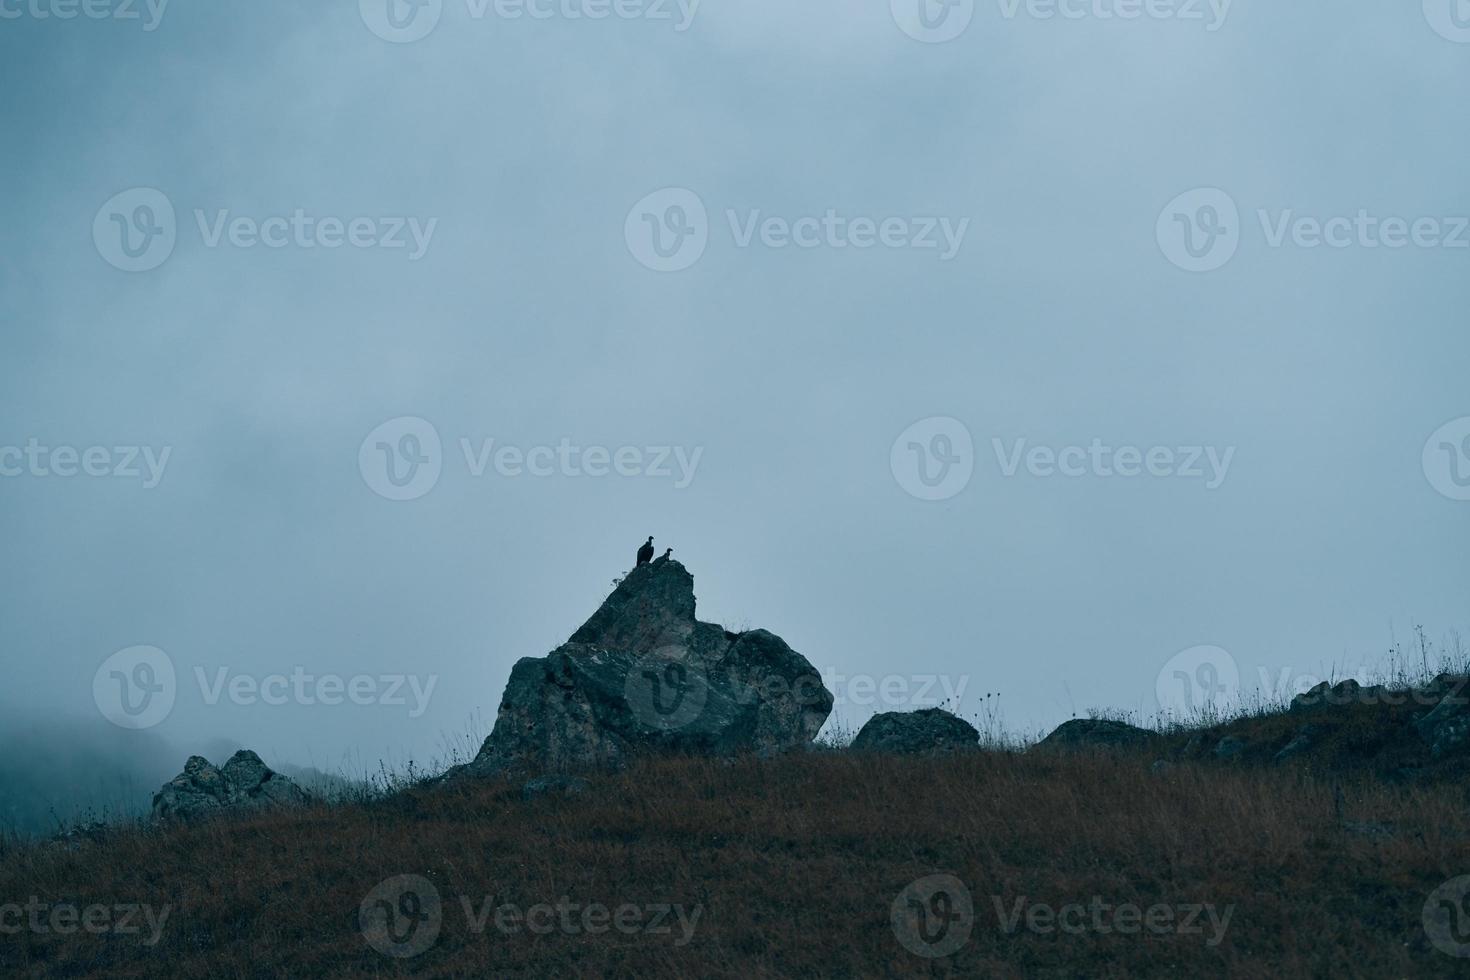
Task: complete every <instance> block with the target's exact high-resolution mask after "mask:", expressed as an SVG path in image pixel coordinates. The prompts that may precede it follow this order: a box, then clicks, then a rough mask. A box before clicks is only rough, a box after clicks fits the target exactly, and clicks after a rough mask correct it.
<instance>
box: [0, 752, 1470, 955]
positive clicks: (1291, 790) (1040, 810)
mask: <svg viewBox="0 0 1470 980" xmlns="http://www.w3.org/2000/svg"><path fill="white" fill-rule="evenodd" d="M1155 757H1156V753H1154V752H1153V751H1152V750H1149V751H1146V752H1144V751H1134V752H1128V751H1124V752H1108V753H1098V752H1094V751H1081V752H1070V753H1056V754H1051V753H1036V752H1032V753H1027V754H1024V755H1023V754H1015V753H1006V752H979V753H975V754H973V755H967V756H961V757H953V758H917V759H904V758H892V757H868V756H861V755H855V754H851V753H843V752H830V751H829V752H813V753H808V754H802V755H794V756H788V757H784V758H779V759H773V760H765V761H761V760H754V759H751V760H740V761H736V762H733V763H726V762H719V761H711V760H695V759H665V760H659V761H648V762H645V763H642V764H640V765H638V766H635V767H634V768H632V769H630V770H628V771H625V772H622V773H618V774H613V775H604V776H600V777H592V778H591V780H590V781H591V789H590V791H588V792H586V793H584V794H582V795H579V796H572V797H561V796H547V797H541V798H537V799H533V800H530V801H526V800H523V799H522V795H521V792H520V789H519V785H511V784H504V783H478V784H471V785H467V786H464V787H459V788H455V789H451V790H428V789H418V790H414V791H411V792H408V793H405V794H401V795H399V796H398V797H395V798H392V799H389V800H384V801H380V802H377V803H367V804H351V805H339V806H335V807H319V808H315V809H310V810H305V811H296V812H276V813H262V814H257V815H254V816H250V817H246V818H244V819H240V820H235V821H219V822H214V823H207V824H202V825H196V826H182V827H173V828H168V829H164V830H157V831H142V830H118V831H114V832H111V833H110V834H109V835H108V836H107V837H105V838H103V839H101V840H97V841H89V842H84V843H81V844H76V845H61V844H55V843H52V844H45V845H28V846H24V847H20V846H16V845H12V846H10V847H9V848H8V849H7V851H6V853H5V854H4V855H3V858H0V904H3V903H7V902H12V903H18V904H22V905H23V904H25V903H26V902H27V901H28V900H29V899H30V897H31V896H36V897H37V898H38V899H39V900H40V901H41V902H44V903H47V905H49V906H56V905H57V904H59V903H60V904H65V905H68V906H71V907H74V908H76V909H77V914H78V915H79V916H85V915H87V914H91V915H92V916H93V919H92V920H91V921H92V922H93V924H94V926H97V927H99V928H100V927H101V925H102V924H103V919H104V916H105V917H106V919H107V922H108V923H110V926H109V931H106V932H104V933H103V934H100V935H94V934H91V933H89V932H87V931H86V930H84V929H80V928H78V929H77V931H76V932H75V933H74V934H70V935H62V934H59V933H58V931H57V929H56V928H54V925H55V923H56V921H57V920H55V919H54V918H48V916H52V914H53V912H54V909H50V910H47V909H42V910H39V911H36V912H34V915H35V916H37V917H38V920H39V921H40V923H41V928H35V927H34V926H33V924H31V923H30V922H27V924H26V925H25V927H23V928H21V929H20V930H19V931H18V932H14V934H9V935H3V936H0V973H4V974H5V975H40V976H75V977H91V976H95V977H154V976H206V975H208V976H221V977H234V976H238V977H287V976H292V977H305V976H322V977H349V976H410V975H423V976H465V977H468V976H489V975H492V974H493V975H497V976H500V975H538V976H544V975H549V974H556V973H565V974H571V975H589V976H591V975H598V976H600V975H611V976H626V977H650V976H655V977H656V976H728V977H752V976H771V975H792V974H806V975H821V976H872V975H894V976H897V975H969V976H975V975H979V976H996V977H1076V976H1089V977H1092V976H1190V975H1194V976H1211V977H1213V976H1238V977H1260V976H1267V975H1273V976H1324V977H1325V976H1333V977H1344V976H1375V977H1403V976H1456V975H1459V976H1463V975H1464V974H1465V971H1466V970H1467V969H1470V960H1465V959H1459V958H1456V957H1455V956H1453V955H1450V953H1447V952H1444V951H1441V950H1440V949H1437V948H1435V946H1434V945H1433V944H1432V942H1431V939H1430V937H1429V935H1428V933H1427V932H1426V929H1425V927H1424V925H1423V915H1424V909H1425V905H1426V901H1427V900H1428V899H1429V898H1430V895H1431V893H1432V892H1434V891H1435V889H1436V888H1439V887H1440V886H1442V885H1444V884H1445V883H1446V882H1447V881H1450V880H1451V879H1454V878H1456V877H1457V876H1459V875H1462V874H1465V873H1467V872H1470V808H1467V806H1466V802H1467V800H1466V791H1465V789H1464V787H1463V785H1461V784H1459V783H1457V782H1454V781H1443V780H1441V781H1436V782H1433V783H1432V784H1426V785H1417V784H1410V785H1402V784H1398V785H1396V784H1390V783H1386V782H1384V781H1382V780H1372V781H1364V782H1352V781H1343V780H1341V779H1340V778H1338V777H1334V776H1332V775H1330V774H1329V775H1310V774H1306V773H1304V772H1303V771H1302V770H1300V769H1296V768H1286V767H1268V766H1255V765H1250V764H1237V765H1220V764H1211V763H1205V762H1191V761H1182V762H1179V763H1177V764H1176V765H1175V767H1174V768H1173V769H1171V770H1170V771H1169V772H1167V773H1163V774H1157V773H1152V772H1150V763H1151V762H1152V761H1153V759H1154V758H1155ZM935 875H944V876H951V877H949V878H932V877H931V876H935ZM399 876H414V878H413V879H410V880H409V884H408V885H406V886H402V887H400V885H402V880H401V879H399ZM395 879H399V880H395ZM385 883H386V884H385ZM375 889H376V890H377V891H376V894H374V893H375ZM936 889H937V892H936ZM436 896H437V899H438V904H437V907H436V906H435V902H434V899H435V897H436ZM379 898H381V899H382V900H383V901H384V902H386V903H387V904H386V905H380V904H377V899H379ZM365 900H366V903H365ZM1437 902H1438V899H1436V903H1437ZM487 903H488V904H487ZM967 903H968V906H969V908H967V907H966V906H967ZM365 904H366V905H367V907H368V908H367V913H368V914H367V915H364V913H363V906H364V905H365ZM466 904H467V905H468V912H467V910H466ZM895 904H897V905H898V908H899V913H900V914H899V916H898V918H897V922H896V921H895V916H894V906H895ZM119 905H122V906H148V911H149V912H151V914H152V916H153V920H154V921H155V922H159V921H160V920H161V928H159V929H158V930H157V933H156V935H157V941H156V943H155V944H153V945H148V942H149V940H150V939H151V938H152V933H151V932H150V927H149V925H148V922H149V920H148V918H147V916H145V915H143V914H141V913H139V914H136V915H134V916H133V917H132V919H133V920H135V921H136V922H137V923H138V925H139V926H140V927H141V932H140V933H138V934H122V935H119V934H117V932H116V931H115V929H112V928H111V927H112V926H115V925H116V924H118V923H119V922H120V921H121V918H122V913H120V912H118V911H117V910H116V909H117V906H119ZM89 907H106V909H107V910H109V911H108V912H106V913H105V914H104V913H103V912H99V911H96V909H95V908H92V909H91V910H90V912H89ZM386 909H391V910H392V911H393V915H392V921H389V920H388V919H386V918H384V917H383V916H384V915H385V914H386V913H385V911H384V910H386ZM919 909H922V910H923V911H924V918H922V919H920V918H919V917H918V911H917V910H919ZM21 912H24V910H21ZM164 913H166V917H165V915H164ZM482 915H483V916H484V918H483V919H479V918H478V917H480V916H482ZM16 921H17V918H16V916H12V917H11V918H9V919H7V918H5V916H4V913H3V910H0V925H3V924H4V923H6V922H9V923H10V924H11V925H12V926H13V925H14V924H15V922H16ZM66 921H67V920H66V918H65V915H64V914H63V915H62V918H61V919H60V922H61V923H63V924H64V923H65V922H66ZM83 921H85V920H83ZM384 926H396V927H397V931H389V932H385V931H384V929H383V928H382V927H384ZM375 927H376V931H375ZM436 927H437V930H438V931H437V935H433V930H434V928H436ZM594 930H595V931H594ZM8 931H9V930H8ZM1465 938H1466V939H1470V937H1465ZM395 940H398V942H397V943H396V944H395ZM1452 940H1453V935H1452V936H1451V940H1450V941H1452ZM374 942H376V943H377V946H378V947H379V948H375V947H374V945H373V943H374ZM1445 942H1446V940H1445V939H1444V938H1443V937H1441V945H1444V944H1445ZM380 949H381V950H386V952H385V951H380ZM420 949H422V951H420ZM951 949H952V950H953V951H952V952H950V950H951ZM915 950H917V952H916V951H915ZM1452 951H1453V949H1452ZM934 952H948V955H947V956H941V957H932V956H927V955H920V954H921V953H934ZM1467 952H1470V950H1467ZM395 953H396V954H410V953H411V954H415V955H410V956H404V957H401V958H400V957H399V956H395V955H393V954H395Z"/></svg>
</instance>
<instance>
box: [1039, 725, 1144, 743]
mask: <svg viewBox="0 0 1470 980" xmlns="http://www.w3.org/2000/svg"><path fill="white" fill-rule="evenodd" d="M1156 737H1157V736H1156V735H1155V734H1154V733H1153V732H1151V731H1148V730H1147V729H1143V728H1139V727H1137V726H1136V725H1130V724H1128V723H1127V722H1122V721H1113V720H1111V719H1108V718H1073V719H1072V720H1071V721H1067V722H1063V723H1062V724H1061V725H1058V726H1057V728H1056V730H1055V731H1053V732H1052V733H1051V734H1050V735H1048V736H1047V737H1046V738H1044V739H1042V740H1041V741H1040V742H1039V743H1037V745H1036V748H1039V749H1058V748H1083V747H1089V746H1092V747H1103V748H1136V747H1139V746H1143V745H1147V744H1148V743H1149V742H1151V741H1153V739H1154V738H1156Z"/></svg>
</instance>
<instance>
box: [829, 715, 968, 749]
mask: <svg viewBox="0 0 1470 980" xmlns="http://www.w3.org/2000/svg"><path fill="white" fill-rule="evenodd" d="M979 743H980V732H979V731H977V730H976V729H975V726H974V725H971V724H970V723H969V722H967V721H965V720H964V719H963V718H958V717H956V716H955V715H952V714H950V713H949V712H948V711H945V710H943V709H942V708H925V709H923V710H920V711H913V712H908V713H904V712H898V711H890V712H886V713H884V714H881V715H874V716H873V717H872V718H871V719H869V720H868V723H867V724H866V725H864V726H863V727H862V730H861V731H860V732H858V733H857V737H856V738H855V739H853V741H852V747H853V749H855V750H857V751H860V752H897V753H904V754H911V755H912V754H922V753H943V752H957V751H963V750H966V749H973V748H976V747H977V746H978V745H979Z"/></svg>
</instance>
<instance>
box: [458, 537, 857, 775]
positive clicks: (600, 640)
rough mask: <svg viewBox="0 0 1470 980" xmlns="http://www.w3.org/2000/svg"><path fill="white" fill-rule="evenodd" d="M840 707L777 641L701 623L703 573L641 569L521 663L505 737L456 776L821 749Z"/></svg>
mask: <svg viewBox="0 0 1470 980" xmlns="http://www.w3.org/2000/svg"><path fill="white" fill-rule="evenodd" d="M831 710H832V695H831V693H830V692H829V691H828V690H827V688H826V687H825V686H824V685H823V684H822V678H821V675H820V674H818V672H817V671H816V669H815V668H814V667H813V666H812V665H811V663H809V662H808V661H807V659H806V658H805V657H803V656H802V655H801V654H799V653H797V652H795V651H794V650H792V649H791V648H790V647H789V646H787V645H786V642H785V641H784V640H782V639H781V638H780V637H779V636H776V635H775V634H774V633H769V632H767V631H765V630H759V629H758V630H749V631H747V632H743V633H730V632H727V631H726V630H724V629H723V628H722V627H719V626H716V625H714V624H712V623H702V622H700V621H699V620H698V619H697V618H696V617H695V603H694V577H693V576H692V575H690V574H689V572H688V571H687V570H686V569H685V568H684V566H683V565H681V564H680V563H679V562H677V561H673V560H670V559H660V560H658V561H656V562H653V563H652V564H649V565H643V566H640V567H638V568H635V569H634V570H633V571H631V572H629V573H628V574H627V576H626V577H625V578H624V579H623V580H622V582H620V583H619V584H618V586H617V588H616V589H615V590H614V591H613V593H612V595H610V596H608V598H607V599H606V600H605V601H604V602H603V603H602V606H601V607H600V608H599V609H598V610H597V612H595V613H593V615H592V618H591V619H589V620H587V622H586V623H584V624H583V625H582V627H581V628H580V629H578V630H577V631H576V632H575V633H573V634H572V637H571V639H570V640H568V641H567V642H566V643H564V644H562V645H561V646H560V647H558V648H556V649H555V650H553V651H552V652H551V653H550V654H549V655H548V656H545V657H540V658H526V659H524V660H521V661H520V662H519V663H517V664H516V665H515V667H514V668H513V669H512V670H511V674H510V680H509V682H508V683H507V684H506V688H505V694H504V695H503V696H502V698H501V702H500V710H499V712H498V714H497V716H496V719H495V728H494V730H492V731H491V733H490V736H489V737H488V738H487V739H485V743H484V745H483V746H481V748H480V752H479V754H478V755H477V756H476V757H475V759H474V761H472V762H470V763H468V764H467V765H465V766H461V767H457V768H456V769H454V770H451V772H450V773H449V774H448V775H449V776H450V777H459V776H465V775H469V776H486V775H497V774H500V773H505V772H509V771H536V772H541V773H558V772H566V771H568V770H573V769H581V768H588V767H596V766H616V765H620V764H622V763H623V762H625V761H626V760H627V759H628V758H630V757H632V756H634V755H637V754H642V753H650V752H682V753H695V754H709V755H733V754H736V753H744V752H758V753H771V752H779V751H783V750H786V749H791V748H797V747H801V746H805V745H807V744H808V743H810V742H811V740H812V739H813V738H814V737H815V736H816V734H817V732H818V730H819V729H820V728H821V727H822V725H823V723H824V722H825V721H826V720H827V715H828V714H829V713H830V712H831Z"/></svg>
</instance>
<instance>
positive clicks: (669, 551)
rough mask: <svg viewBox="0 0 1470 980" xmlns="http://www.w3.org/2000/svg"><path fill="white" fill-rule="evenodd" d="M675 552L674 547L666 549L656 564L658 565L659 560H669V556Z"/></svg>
mask: <svg viewBox="0 0 1470 980" xmlns="http://www.w3.org/2000/svg"><path fill="white" fill-rule="evenodd" d="M673 553H674V549H673V548H668V549H666V550H665V551H664V553H663V554H662V555H659V558H658V561H656V562H654V564H655V565H657V564H658V562H659V561H668V560H669V556H670V555H672V554H673Z"/></svg>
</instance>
